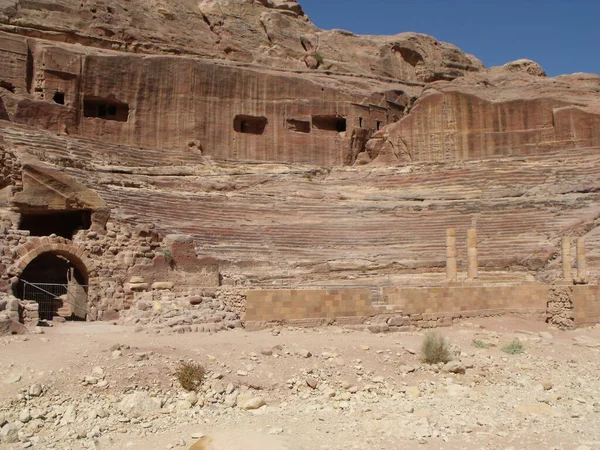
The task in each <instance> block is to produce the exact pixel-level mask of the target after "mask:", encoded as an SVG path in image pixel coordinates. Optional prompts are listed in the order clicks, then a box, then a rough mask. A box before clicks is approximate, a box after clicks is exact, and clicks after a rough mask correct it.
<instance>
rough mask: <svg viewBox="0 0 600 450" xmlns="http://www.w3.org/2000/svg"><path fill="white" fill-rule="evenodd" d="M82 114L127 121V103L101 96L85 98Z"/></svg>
mask: <svg viewBox="0 0 600 450" xmlns="http://www.w3.org/2000/svg"><path fill="white" fill-rule="evenodd" d="M83 116H84V117H97V118H100V119H104V120H115V121H117V122H127V120H129V105H128V104H127V103H120V102H116V101H112V100H107V99H102V98H85V99H84V100H83Z"/></svg>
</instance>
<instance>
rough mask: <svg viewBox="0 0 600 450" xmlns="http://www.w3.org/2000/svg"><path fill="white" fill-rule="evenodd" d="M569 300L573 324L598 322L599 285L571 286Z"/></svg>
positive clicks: (599, 309) (599, 320)
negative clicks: (571, 306) (571, 307)
mask: <svg viewBox="0 0 600 450" xmlns="http://www.w3.org/2000/svg"><path fill="white" fill-rule="evenodd" d="M571 301H572V305H573V320H574V322H575V326H582V325H591V324H597V323H600V286H598V285H588V286H573V287H572V288H571Z"/></svg>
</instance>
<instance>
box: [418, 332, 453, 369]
mask: <svg viewBox="0 0 600 450" xmlns="http://www.w3.org/2000/svg"><path fill="white" fill-rule="evenodd" d="M421 357H422V359H423V361H424V362H426V363H428V364H437V363H440V362H443V363H447V362H448V361H450V360H451V359H452V357H451V356H450V348H449V345H448V342H447V341H446V339H444V337H443V336H442V335H441V334H440V333H438V332H436V331H431V332H429V333H427V334H426V335H425V340H424V341H423V344H422V345H421Z"/></svg>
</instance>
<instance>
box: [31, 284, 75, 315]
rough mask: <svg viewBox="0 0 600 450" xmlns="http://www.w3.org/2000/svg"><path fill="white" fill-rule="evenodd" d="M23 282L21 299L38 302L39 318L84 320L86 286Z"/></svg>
mask: <svg viewBox="0 0 600 450" xmlns="http://www.w3.org/2000/svg"><path fill="white" fill-rule="evenodd" d="M21 281H22V282H23V300H28V301H35V302H36V303H37V304H38V315H39V318H40V319H45V320H52V318H53V317H55V316H61V317H64V318H65V319H74V320H85V317H86V315H87V286H85V285H80V284H51V283H29V282H28V281H25V280H21Z"/></svg>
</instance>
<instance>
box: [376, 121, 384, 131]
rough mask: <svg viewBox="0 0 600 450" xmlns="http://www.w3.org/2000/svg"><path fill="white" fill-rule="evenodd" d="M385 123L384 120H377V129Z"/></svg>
mask: <svg viewBox="0 0 600 450" xmlns="http://www.w3.org/2000/svg"><path fill="white" fill-rule="evenodd" d="M382 124H383V122H382V121H381V120H378V121H377V129H378V130H381V125H382Z"/></svg>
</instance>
